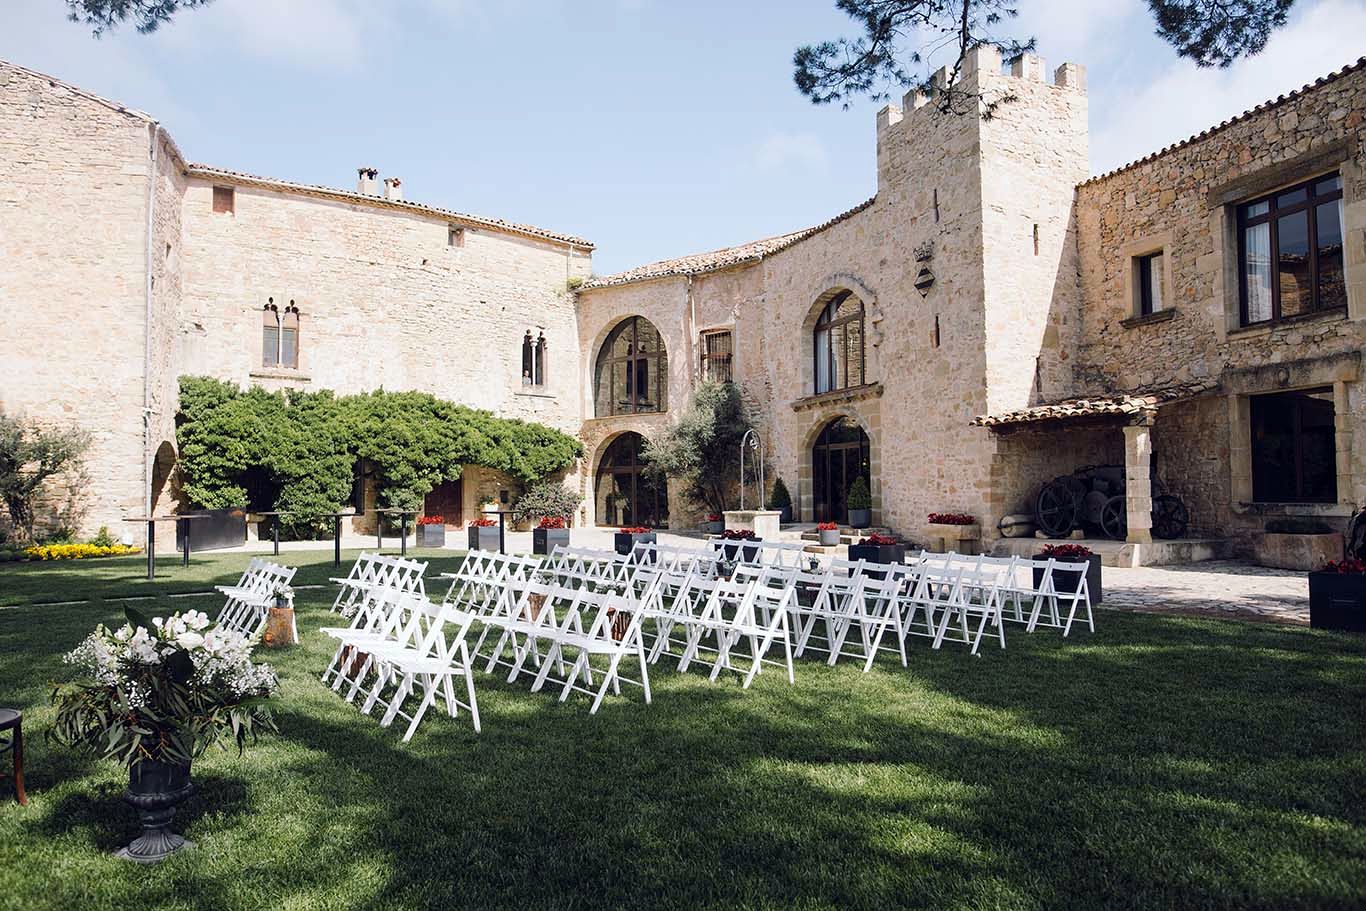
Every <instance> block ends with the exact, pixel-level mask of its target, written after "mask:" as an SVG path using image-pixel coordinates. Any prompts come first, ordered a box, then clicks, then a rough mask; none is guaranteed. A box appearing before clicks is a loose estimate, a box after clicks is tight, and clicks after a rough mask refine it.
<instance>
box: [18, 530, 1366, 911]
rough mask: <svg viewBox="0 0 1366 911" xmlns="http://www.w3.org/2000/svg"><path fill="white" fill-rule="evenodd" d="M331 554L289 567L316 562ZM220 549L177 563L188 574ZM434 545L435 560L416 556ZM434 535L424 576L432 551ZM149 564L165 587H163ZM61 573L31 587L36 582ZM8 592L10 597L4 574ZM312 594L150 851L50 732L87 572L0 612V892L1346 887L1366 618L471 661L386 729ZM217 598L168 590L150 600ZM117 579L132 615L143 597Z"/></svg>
mask: <svg viewBox="0 0 1366 911" xmlns="http://www.w3.org/2000/svg"><path fill="white" fill-rule="evenodd" d="M330 558H331V554H330V552H328V553H326V554H322V553H296V554H287V555H285V559H286V560H287V561H309V563H310V564H311V565H308V566H306V567H305V568H304V569H303V570H301V572H300V578H301V581H304V582H305V584H307V582H308V581H309V580H313V581H317V580H321V579H325V577H326V576H327V575H330V574H331V573H332V569H331V559H330ZM246 559H247V558H246V557H237V556H234V557H209V556H205V557H199V558H196V564H195V566H194V567H192V573H193V574H194V577H195V578H194V580H193V582H194V584H196V585H200V586H203V585H207V584H208V583H210V582H212V581H221V580H224V579H235V577H236V575H237V574H238V573H239V572H240V570H241V567H242V565H243V564H244V563H245V561H246ZM441 559H442V560H446V561H451V562H454V561H455V560H458V557H451V556H449V555H443V557H442V558H441ZM448 566H449V563H447V564H444V565H443V564H441V563H440V561H437V562H436V563H434V565H433V567H432V569H431V570H430V571H429V575H434V574H435V573H436V572H437V571H439V570H441V569H444V568H447V567H448ZM139 571H140V565H139V563H138V561H137V560H128V561H119V562H118V563H117V564H115V563H103V564H89V565H80V564H70V565H62V566H59V567H46V566H32V565H29V566H20V567H9V566H7V567H0V591H4V592H5V593H6V595H7V596H8V595H10V594H11V592H12V591H13V588H12V587H14V586H18V587H21V588H23V589H24V590H26V591H37V590H38V589H39V588H41V587H42V583H39V582H38V581H37V580H39V579H43V580H45V584H46V588H47V589H48V590H50V591H51V592H52V594H53V595H54V597H53V598H49V599H47V600H54V599H55V596H56V595H61V596H62V600H67V599H72V598H76V597H79V596H80V595H81V594H82V593H85V592H91V591H93V592H99V593H103V594H104V595H106V596H110V595H111V594H114V593H119V592H125V591H141V590H142V589H141V587H140V585H141V584H140V583H138V582H137V581H136V580H135V579H134V578H132V577H133V576H135V575H136V574H137V573H138V572H139ZM178 572H182V571H180V570H178V569H171V568H169V567H168V569H167V571H166V577H165V578H164V579H163V580H159V581H158V583H157V584H158V585H159V586H165V588H166V589H167V590H170V589H172V588H173V587H174V586H177V585H189V584H190V583H191V581H192V580H190V579H189V578H183V579H181V578H177V573H178ZM58 583H59V584H60V588H57V587H56V586H57V584H58ZM23 600H25V601H31V600H34V599H32V598H27V599H23ZM331 600H332V592H331V591H330V590H312V591H305V592H302V593H301V597H300V598H299V614H300V616H299V627H300V632H301V633H302V635H303V637H304V644H303V645H302V646H301V647H299V648H296V649H292V650H288V651H276V652H265V651H263V653H262V654H263V656H264V657H267V658H268V659H269V660H271V661H272V662H274V663H275V664H276V665H277V667H278V668H279V670H280V673H281V677H282V681H283V693H282V695H281V697H280V699H279V709H278V720H279V724H280V729H281V730H280V733H279V734H278V735H269V736H266V737H264V738H263V739H262V740H261V741H260V742H259V743H258V744H257V745H256V746H255V747H254V748H252V749H250V750H249V751H248V752H247V753H246V755H245V756H242V757H238V756H237V755H236V754H233V753H224V752H219V751H215V752H211V753H210V754H208V755H207V756H206V757H204V758H203V759H202V760H200V761H197V762H196V763H195V768H194V777H195V780H196V782H197V783H198V785H199V788H200V790H199V793H198V794H197V795H196V796H195V797H193V798H192V799H191V800H190V801H188V802H187V803H186V804H185V805H183V807H182V808H181V811H180V813H179V816H178V819H177V823H178V826H179V828H180V830H181V831H183V832H184V833H185V834H186V835H187V836H189V837H190V838H192V839H194V840H195V841H196V842H197V843H198V847H197V848H196V849H195V850H193V851H187V852H184V853H182V854H181V855H179V856H177V857H175V858H173V859H172V860H170V861H168V862H167V863H165V864H162V865H161V866H159V867H155V868H142V867H138V866H135V865H131V864H127V863H125V862H122V861H118V860H115V859H114V858H113V857H111V853H112V851H113V850H114V849H115V848H117V847H118V846H120V845H121V844H124V843H126V842H127V841H128V840H129V839H130V838H132V837H133V836H134V835H135V834H136V833H135V829H136V825H135V818H134V814H133V812H132V811H131V810H130V809H129V808H127V807H126V806H125V805H124V804H123V803H122V802H121V800H120V794H121V792H122V788H123V786H124V783H125V782H126V773H124V772H123V771H122V770H121V769H119V768H117V767H115V766H113V765H111V764H109V763H103V762H97V761H94V760H90V759H86V758H84V757H82V756H79V755H77V754H75V753H73V752H72V751H70V750H68V749H66V748H62V747H59V746H56V745H50V744H48V743H46V742H45V740H44V738H43V733H44V731H45V729H46V728H47V726H48V725H49V724H50V722H51V719H52V711H51V709H50V708H49V707H48V706H47V692H48V683H49V681H51V680H53V679H62V678H64V677H65V676H66V673H67V669H66V668H65V667H64V665H62V663H61V660H60V655H61V654H62V653H63V652H64V651H66V650H67V649H69V648H70V647H71V646H73V645H74V644H75V643H76V642H77V641H79V640H80V639H81V638H82V636H83V635H84V634H85V633H86V631H87V630H88V629H89V628H91V627H92V626H93V625H94V624H95V623H96V622H99V621H104V622H107V623H108V622H115V621H117V620H118V619H119V617H120V610H121V607H120V604H119V603H118V601H117V600H115V599H113V598H112V597H106V599H105V600H102V601H95V602H91V603H89V604H86V605H81V606H52V605H46V606H27V607H16V608H11V609H5V610H0V704H5V705H15V706H19V707H22V708H23V709H24V710H25V715H26V721H27V725H26V728H27V731H26V733H27V735H28V783H29V794H30V797H31V799H32V804H31V805H30V806H29V807H27V808H20V807H18V806H16V805H15V804H13V803H12V802H3V801H5V800H6V799H7V797H8V791H7V786H6V785H0V789H4V790H0V908H6V909H8V908H80V909H92V911H93V909H106V908H108V909H113V908H129V907H145V908H198V907H202V908H233V909H236V908H241V909H264V908H291V909H304V908H317V909H350V908H400V909H401V908H438V907H439V908H597V907H623V908H625V907H632V908H646V907H648V908H654V907H680V908H682V907H689V908H691V907H708V908H736V907H747V908H791V907H800V908H850V907H861V908H889V907H952V908H1064V907H1070V908H1079V907H1107V908H1116V907H1118V908H1124V907H1144V908H1195V907H1227V908H1248V907H1263V908H1295V907H1344V908H1345V907H1360V906H1361V905H1362V903H1363V901H1366V820H1363V815H1366V641H1364V640H1363V639H1361V638H1353V637H1350V636H1343V635H1332V634H1325V633H1321V632H1316V631H1311V630H1304V629H1283V628H1276V627H1268V626H1263V625H1251V624H1239V623H1232V622H1225V621H1200V620H1190V619H1183V618H1173V617H1159V616H1152V615H1138V614H1119V613H1114V614H1112V613H1107V612H1101V613H1100V614H1099V616H1098V618H1097V620H1098V630H1097V632H1096V633H1095V635H1087V634H1083V635H1081V636H1076V635H1075V634H1074V637H1073V639H1072V640H1071V641H1068V642H1066V643H1064V642H1063V640H1061V638H1060V637H1059V636H1058V635H1057V634H1055V633H1051V632H1049V633H1045V632H1041V633H1038V634H1036V635H1034V636H1025V635H1024V634H1023V633H1022V632H1021V631H1019V630H1018V629H1015V628H1012V629H1010V630H1009V632H1008V636H1009V638H1008V642H1009V648H1008V649H1007V650H1006V651H1004V652H1001V651H999V650H996V649H994V648H991V647H988V648H987V649H986V650H985V653H984V656H983V657H981V658H977V659H973V658H971V657H969V656H968V655H966V654H964V653H963V652H962V651H961V650H959V649H956V648H950V647H948V646H946V647H945V649H944V650H943V651H942V652H939V653H935V652H932V651H930V649H929V648H928V646H927V645H925V644H924V643H923V642H921V641H919V640H916V641H915V642H914V644H913V646H912V649H911V655H910V658H911V666H910V668H909V669H903V668H901V667H900V665H899V663H897V662H895V661H882V662H880V663H879V664H878V665H877V666H876V667H875V668H874V670H873V671H872V672H871V673H869V674H863V673H861V672H860V671H859V670H858V669H857V668H856V667H855V665H854V663H853V662H847V663H845V664H842V665H841V666H839V667H835V668H829V667H827V666H825V664H824V663H823V662H821V661H819V660H813V659H811V658H807V659H804V660H802V661H800V662H799V664H798V667H797V684H796V685H795V686H789V685H788V684H787V683H786V681H785V680H784V679H783V678H782V677H781V675H779V674H773V673H765V674H764V675H762V676H761V677H760V678H759V679H758V680H757V681H756V683H755V685H754V687H753V688H752V689H750V690H749V691H742V690H741V689H740V688H739V686H738V683H737V682H736V680H735V679H734V678H729V679H726V678H723V680H722V681H720V682H718V683H716V684H709V683H708V682H707V681H706V679H705V676H704V675H703V674H702V673H699V672H693V673H690V674H686V675H680V674H678V673H675V672H674V671H673V670H672V669H671V667H670V666H669V665H668V664H667V663H661V664H660V665H659V666H657V667H656V668H655V670H654V673H653V675H652V680H653V682H654V686H655V701H654V704H653V705H650V706H646V705H644V704H643V702H642V701H641V699H640V697H639V694H638V692H637V691H632V689H631V688H627V690H626V691H624V692H625V695H623V696H622V697H620V698H609V699H608V700H607V702H606V703H605V704H604V706H603V708H602V710H601V711H600V712H599V713H598V714H597V715H596V716H593V717H590V716H589V715H588V711H587V710H588V703H587V700H586V699H585V698H582V697H579V696H571V698H570V699H569V701H568V702H567V703H565V704H559V703H557V702H556V701H555V699H554V697H553V696H552V695H551V694H549V693H541V694H533V693H530V692H528V683H527V681H526V680H525V679H523V680H521V681H518V682H517V683H514V684H508V683H506V682H504V681H503V679H502V678H501V677H499V676H489V675H483V674H482V673H481V675H480V676H479V677H478V681H477V682H478V686H479V691H478V692H479V700H480V709H481V712H482V714H483V720H484V733H483V734H480V735H476V734H475V733H474V732H473V730H472V729H471V727H470V725H469V723H468V719H467V718H464V717H462V718H459V719H451V718H449V717H447V716H445V715H444V714H430V715H429V716H428V719H427V721H425V722H424V723H423V725H422V727H421V729H420V730H419V732H418V734H417V735H416V736H415V737H414V739H413V741H412V742H411V743H409V744H406V745H405V744H402V743H400V741H399V737H400V735H401V731H400V730H399V729H398V728H397V727H395V728H394V729H390V730H383V729H381V728H380V727H379V726H378V725H377V724H376V722H375V720H374V719H371V718H367V717H363V716H361V715H360V714H359V713H358V712H357V711H356V709H355V708H353V707H352V706H350V705H348V704H347V703H345V702H344V701H343V700H342V699H340V698H339V697H337V696H336V695H335V694H333V693H332V692H331V691H330V690H329V689H326V688H324V687H323V686H322V685H321V684H320V683H319V682H318V675H319V673H320V672H321V671H322V669H323V667H324V665H325V664H326V662H327V660H328V658H329V657H330V654H331V650H330V648H329V647H328V644H327V641H326V640H325V639H324V638H323V637H322V636H320V635H319V634H318V633H317V632H316V630H317V628H318V627H319V626H321V625H324V624H325V623H332V622H335V617H333V616H332V615H331V614H330V612H329V611H328V607H329V605H330V604H331ZM190 604H194V605H197V606H210V605H215V606H216V604H217V601H216V600H213V599H179V598H173V599H172V598H166V599H161V600H160V601H158V602H157V603H156V604H155V605H154V608H155V609H156V610H157V611H158V612H166V611H170V610H173V609H176V608H178V607H184V606H188V605H190ZM147 607H148V605H147V604H146V602H144V603H143V609H147Z"/></svg>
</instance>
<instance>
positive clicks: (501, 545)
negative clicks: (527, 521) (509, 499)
mask: <svg viewBox="0 0 1366 911" xmlns="http://www.w3.org/2000/svg"><path fill="white" fill-rule="evenodd" d="M484 515H486V516H497V517H498V553H500V554H506V553H507V517H508V516H515V515H517V510H515V509H486V510H484Z"/></svg>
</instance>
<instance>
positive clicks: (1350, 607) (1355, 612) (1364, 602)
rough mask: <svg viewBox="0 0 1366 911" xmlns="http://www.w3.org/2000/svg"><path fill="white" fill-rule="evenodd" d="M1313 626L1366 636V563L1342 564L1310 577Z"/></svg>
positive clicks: (1347, 561) (1328, 566)
mask: <svg viewBox="0 0 1366 911" xmlns="http://www.w3.org/2000/svg"><path fill="white" fill-rule="evenodd" d="M1309 625H1310V626H1312V627H1314V628H1315V629H1335V630H1344V631H1347V632H1353V633H1363V632H1366V560H1359V559H1347V560H1338V561H1336V562H1332V563H1328V564H1326V565H1325V566H1324V567H1323V569H1320V570H1317V571H1316V572H1311V573H1310V574H1309Z"/></svg>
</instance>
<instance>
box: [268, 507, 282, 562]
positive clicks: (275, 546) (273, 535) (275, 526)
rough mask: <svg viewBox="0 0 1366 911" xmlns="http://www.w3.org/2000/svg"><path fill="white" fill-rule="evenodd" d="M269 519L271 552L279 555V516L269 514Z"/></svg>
mask: <svg viewBox="0 0 1366 911" xmlns="http://www.w3.org/2000/svg"><path fill="white" fill-rule="evenodd" d="M270 520H271V521H270V543H271V545H272V553H274V554H275V556H277V557H278V556H280V517H279V516H271V517H270Z"/></svg>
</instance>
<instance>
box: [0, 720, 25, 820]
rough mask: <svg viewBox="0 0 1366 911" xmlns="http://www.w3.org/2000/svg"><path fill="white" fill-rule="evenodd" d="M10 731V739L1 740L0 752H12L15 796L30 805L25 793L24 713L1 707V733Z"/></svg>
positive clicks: (22, 804)
mask: <svg viewBox="0 0 1366 911" xmlns="http://www.w3.org/2000/svg"><path fill="white" fill-rule="evenodd" d="M5 731H9V732H10V736H9V739H8V740H0V753H10V754H11V755H12V756H13V760H14V796H15V798H16V799H17V800H18V801H19V805H20V806H28V796H27V795H26V794H25V793H24V713H23V712H21V711H19V710H18V709H0V733H3V732H5Z"/></svg>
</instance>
